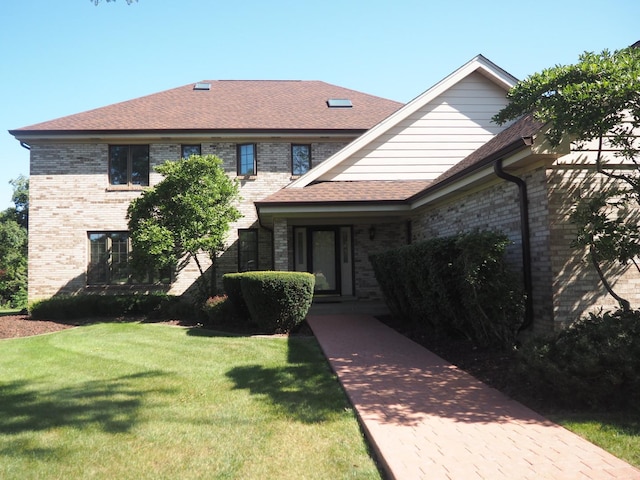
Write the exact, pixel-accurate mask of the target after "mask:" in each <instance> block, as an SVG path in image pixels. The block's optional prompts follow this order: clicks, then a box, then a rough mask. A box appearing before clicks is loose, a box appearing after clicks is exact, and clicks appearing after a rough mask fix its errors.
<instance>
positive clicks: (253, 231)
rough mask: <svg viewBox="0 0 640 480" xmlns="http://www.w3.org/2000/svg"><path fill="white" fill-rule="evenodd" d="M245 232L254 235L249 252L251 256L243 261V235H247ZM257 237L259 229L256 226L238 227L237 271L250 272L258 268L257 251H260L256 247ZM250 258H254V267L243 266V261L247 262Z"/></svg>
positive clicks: (258, 236) (258, 258)
mask: <svg viewBox="0 0 640 480" xmlns="http://www.w3.org/2000/svg"><path fill="white" fill-rule="evenodd" d="M247 234H251V235H252V236H254V240H253V241H254V246H253V248H252V251H251V252H250V253H251V255H250V256H252V257H253V258H248V259H247V261H246V262H245V261H243V260H244V258H243V257H244V256H245V255H244V254H243V252H245V249H243V245H242V242H243V239H242V237H243V235H247ZM259 239H260V234H259V230H258V229H257V228H239V229H238V272H250V271H255V270H258V269H259V263H260V257H259V253H260V249H259V247H258V244H259ZM251 260H255V265H254V266H255V268H253V269H251V268H243V267H244V265H243V263H248V262H249V261H251Z"/></svg>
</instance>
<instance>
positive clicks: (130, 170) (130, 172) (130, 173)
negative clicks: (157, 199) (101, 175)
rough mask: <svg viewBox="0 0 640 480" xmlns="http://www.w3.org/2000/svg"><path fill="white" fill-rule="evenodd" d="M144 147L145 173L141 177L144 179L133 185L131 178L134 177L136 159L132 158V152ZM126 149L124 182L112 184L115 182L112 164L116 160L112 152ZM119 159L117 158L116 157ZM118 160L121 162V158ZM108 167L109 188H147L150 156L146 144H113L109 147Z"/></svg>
mask: <svg viewBox="0 0 640 480" xmlns="http://www.w3.org/2000/svg"><path fill="white" fill-rule="evenodd" d="M145 147H146V162H147V165H146V172H145V173H144V174H143V175H142V176H143V177H145V178H144V179H143V181H142V182H140V183H134V182H133V177H134V163H135V161H136V158H134V153H135V152H134V151H135V149H139V148H145ZM124 148H126V149H127V150H126V157H127V158H126V162H127V166H126V174H125V176H126V182H121V183H114V180H115V175H113V169H114V168H113V164H114V160H116V157H115V155H114V152H115V151H116V149H124ZM118 157H119V156H118ZM118 159H119V160H122V159H121V158H118ZM108 163H109V165H108V171H107V174H108V177H109V186H111V187H129V188H143V187H148V186H149V176H150V175H149V173H150V171H151V155H150V148H149V145H148V144H131V145H121V144H113V145H109V162H108Z"/></svg>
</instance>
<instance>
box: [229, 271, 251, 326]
mask: <svg viewBox="0 0 640 480" xmlns="http://www.w3.org/2000/svg"><path fill="white" fill-rule="evenodd" d="M242 275H244V274H243V273H226V274H224V275H223V276H222V286H223V288H224V292H225V293H226V295H227V298H228V301H229V303H230V304H231V309H232V310H233V313H234V316H235V317H236V318H239V319H241V320H248V319H249V318H250V314H249V308H248V307H247V303H246V302H245V301H244V297H243V296H242V284H241V282H240V279H241V278H242Z"/></svg>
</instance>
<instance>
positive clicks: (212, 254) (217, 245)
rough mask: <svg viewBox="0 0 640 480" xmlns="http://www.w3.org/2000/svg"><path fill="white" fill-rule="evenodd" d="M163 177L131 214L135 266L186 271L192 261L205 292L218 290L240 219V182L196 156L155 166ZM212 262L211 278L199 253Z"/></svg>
mask: <svg viewBox="0 0 640 480" xmlns="http://www.w3.org/2000/svg"><path fill="white" fill-rule="evenodd" d="M156 171H157V172H159V173H161V174H162V175H164V179H163V180H162V181H161V182H159V183H158V184H157V185H156V186H155V187H153V188H151V189H149V190H146V191H145V192H143V193H142V195H141V196H140V197H138V198H137V199H135V200H133V201H132V202H131V204H130V205H129V209H128V211H127V218H128V221H129V230H130V231H131V239H132V243H133V253H132V266H133V268H134V270H136V271H138V272H145V271H148V269H149V268H150V267H151V268H154V269H159V270H163V269H167V268H177V270H180V269H182V268H183V267H184V266H185V265H186V264H187V262H188V261H189V260H191V259H193V260H194V262H195V263H196V265H197V266H198V269H199V271H200V274H201V278H202V283H201V284H200V285H202V286H203V287H202V288H203V292H202V293H205V294H206V295H207V296H209V295H211V294H212V293H214V292H213V289H214V286H215V263H216V258H217V256H218V254H219V253H220V252H222V251H223V250H224V246H225V244H224V242H225V237H226V234H227V232H228V230H229V225H230V223H231V222H233V221H235V220H237V219H239V218H240V217H241V215H240V212H239V211H238V209H237V208H236V207H235V203H236V201H237V200H238V199H239V186H238V182H237V180H232V179H231V178H229V177H228V176H227V175H226V173H225V171H224V169H223V167H222V161H221V160H220V159H219V158H217V157H215V156H213V155H205V156H200V155H192V156H190V157H189V158H188V159H184V160H181V161H177V162H173V161H168V162H165V163H164V164H163V165H160V166H158V167H156ZM201 254H206V255H207V256H208V258H209V259H210V261H211V265H212V267H211V278H210V279H207V278H206V276H205V275H204V273H205V271H204V268H203V266H202V263H201V262H200V259H199V257H198V256H199V255H201Z"/></svg>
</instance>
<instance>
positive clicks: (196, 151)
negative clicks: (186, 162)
mask: <svg viewBox="0 0 640 480" xmlns="http://www.w3.org/2000/svg"><path fill="white" fill-rule="evenodd" d="M201 151H202V149H201V148H200V145H182V158H189V157H190V156H191V155H201V154H202V153H201Z"/></svg>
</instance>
